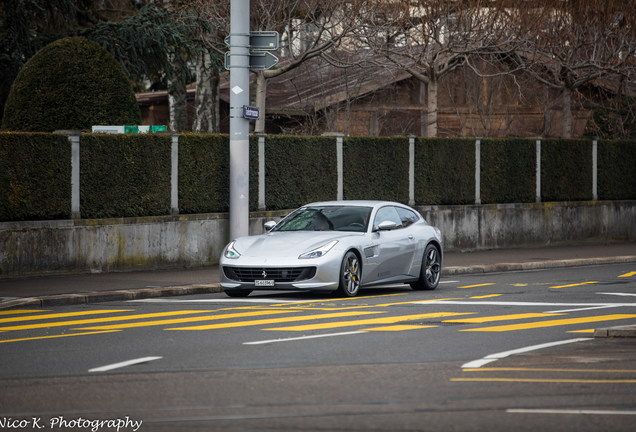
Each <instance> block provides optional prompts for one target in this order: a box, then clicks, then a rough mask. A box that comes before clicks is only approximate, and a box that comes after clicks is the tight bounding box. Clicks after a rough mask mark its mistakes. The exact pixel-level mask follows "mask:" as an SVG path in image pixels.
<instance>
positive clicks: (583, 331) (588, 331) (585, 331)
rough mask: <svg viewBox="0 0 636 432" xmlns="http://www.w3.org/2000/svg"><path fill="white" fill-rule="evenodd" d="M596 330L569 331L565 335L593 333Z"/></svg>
mask: <svg viewBox="0 0 636 432" xmlns="http://www.w3.org/2000/svg"><path fill="white" fill-rule="evenodd" d="M595 331H596V329H587V330H569V331H567V333H594V332H595Z"/></svg>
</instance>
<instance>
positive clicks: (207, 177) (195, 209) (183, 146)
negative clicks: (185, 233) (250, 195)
mask: <svg viewBox="0 0 636 432" xmlns="http://www.w3.org/2000/svg"><path fill="white" fill-rule="evenodd" d="M229 208H230V138H229V135H218V134H194V133H188V134H182V135H181V136H180V137H179V213H183V214H189V213H220V212H227V211H229Z"/></svg>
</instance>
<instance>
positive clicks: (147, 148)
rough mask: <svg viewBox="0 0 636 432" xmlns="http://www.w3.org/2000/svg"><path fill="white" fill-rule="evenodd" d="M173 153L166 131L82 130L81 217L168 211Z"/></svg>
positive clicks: (139, 214) (136, 214) (153, 214)
mask: <svg viewBox="0 0 636 432" xmlns="http://www.w3.org/2000/svg"><path fill="white" fill-rule="evenodd" d="M65 138H66V137H65ZM171 153H172V140H171V138H170V136H168V135H156V134H143V135H129V134H126V135H123V134H122V135H114V134H113V135H106V134H95V135H93V134H88V135H83V136H82V137H81V139H80V185H81V186H80V187H81V193H80V212H81V215H82V218H87V219H92V218H115V217H140V216H159V215H166V214H170V190H171V187H170V176H171V170H172V163H171Z"/></svg>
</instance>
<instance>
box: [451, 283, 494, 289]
mask: <svg viewBox="0 0 636 432" xmlns="http://www.w3.org/2000/svg"><path fill="white" fill-rule="evenodd" d="M488 285H494V283H483V284H477V285H466V286H460V287H457V288H475V287H481V286H488Z"/></svg>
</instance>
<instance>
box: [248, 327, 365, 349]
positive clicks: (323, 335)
mask: <svg viewBox="0 0 636 432" xmlns="http://www.w3.org/2000/svg"><path fill="white" fill-rule="evenodd" d="M363 333H367V332H366V331H363V330H360V331H351V332H342V333H328V334H320V335H313V336H300V337H294V338H287V339H270V340H264V341H256V342H243V345H260V344H266V343H274V342H291V341H298V340H305V339H315V338H323V337H331V336H345V335H353V334H363Z"/></svg>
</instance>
